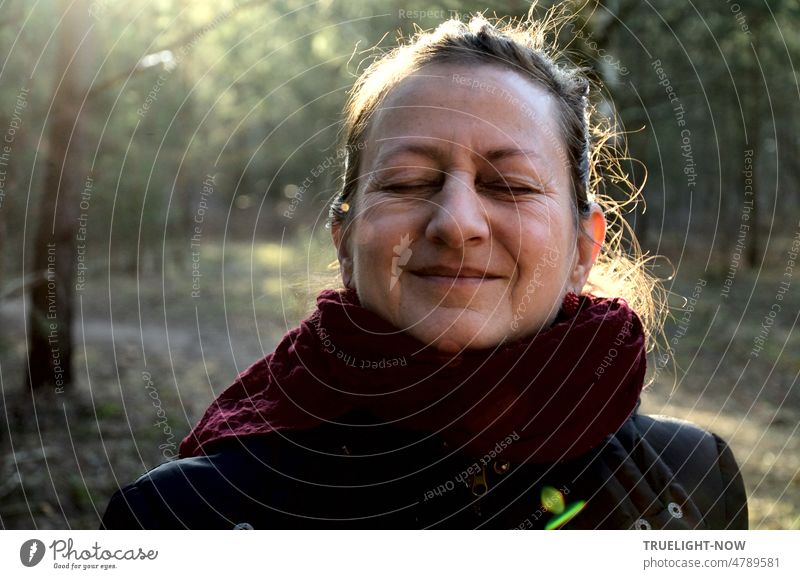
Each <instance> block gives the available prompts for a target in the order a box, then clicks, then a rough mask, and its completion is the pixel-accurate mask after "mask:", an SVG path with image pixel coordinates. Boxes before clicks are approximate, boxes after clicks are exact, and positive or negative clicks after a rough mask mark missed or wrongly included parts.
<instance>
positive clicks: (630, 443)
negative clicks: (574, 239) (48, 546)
mask: <svg viewBox="0 0 800 579" xmlns="http://www.w3.org/2000/svg"><path fill="white" fill-rule="evenodd" d="M637 409H638V405H637ZM340 422H342V423H348V424H354V423H355V424H358V423H362V424H374V421H373V420H372V419H371V418H370V417H368V416H364V415H358V414H351V415H348V416H346V417H343V418H342V419H341V421H340ZM359 430H361V431H362V432H359ZM509 441H510V444H513V439H509ZM503 450H504V447H503V446H501V445H498V447H496V448H495V451H494V452H492V453H491V454H489V455H486V456H484V457H481V458H477V459H476V458H475V457H469V456H466V455H464V454H462V453H460V452H459V451H458V450H457V449H452V448H448V446H447V444H446V443H445V442H443V441H442V439H441V438H439V437H438V436H435V435H425V434H421V433H418V432H412V431H406V430H403V429H399V428H396V427H393V426H391V425H382V426H378V427H375V426H372V427H370V428H369V435H368V436H364V435H363V429H359V428H358V427H352V426H350V427H343V426H341V425H335V424H326V425H324V426H321V427H318V428H315V429H312V430H308V431H303V432H293V433H290V434H287V435H282V434H278V433H271V434H269V435H262V436H253V437H245V438H240V439H230V440H227V441H222V442H219V443H217V444H216V445H215V446H214V447H212V449H211V452H210V453H209V454H208V455H206V456H203V457H194V458H187V459H181V460H176V461H171V462H167V463H165V464H162V465H160V466H159V467H157V468H155V469H153V470H152V471H150V472H148V473H147V474H145V475H143V476H142V477H140V478H139V479H138V480H137V481H136V482H134V483H133V484H131V485H129V486H127V487H125V488H124V489H121V490H120V491H118V492H116V493H115V494H114V496H113V497H112V499H111V502H110V503H109V506H108V509H107V511H106V513H105V515H104V517H103V521H102V528H108V529H139V528H145V529H182V528H189V529H251V528H252V529H344V528H357V529H401V528H402V529H422V528H435V529H543V528H562V529H641V530H648V529H746V528H747V525H748V519H747V516H748V515H747V499H746V493H745V488H744V483H743V480H742V477H741V474H740V472H739V469H738V467H737V464H736V460H735V459H734V456H733V454H732V452H731V450H730V448H729V447H728V445H727V444H726V443H725V442H724V441H723V440H722V439H720V438H719V437H718V436H717V435H715V434H713V433H711V432H707V431H705V430H702V429H700V428H699V427H697V426H695V425H693V424H691V423H689V422H685V421H681V420H677V419H674V418H668V417H663V416H645V415H640V414H638V413H636V412H635V413H634V414H633V415H632V416H631V417H630V418H629V419H628V420H627V421H626V422H625V423H624V424H623V426H622V427H621V428H620V429H619V430H618V431H617V432H616V433H615V434H613V435H610V436H608V437H607V438H606V439H605V441H604V442H603V443H602V444H601V445H600V446H598V447H596V448H595V449H593V450H591V451H589V452H588V453H586V454H584V455H583V456H581V457H579V458H577V459H574V460H570V461H566V462H559V463H556V464H550V465H541V464H538V465H537V464H526V463H513V462H510V461H508V460H506V459H504V457H503ZM543 489H544V490H543Z"/></svg>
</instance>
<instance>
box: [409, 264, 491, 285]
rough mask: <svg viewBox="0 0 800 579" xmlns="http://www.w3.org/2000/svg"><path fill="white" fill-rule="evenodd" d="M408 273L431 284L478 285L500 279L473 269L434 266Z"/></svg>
mask: <svg viewBox="0 0 800 579" xmlns="http://www.w3.org/2000/svg"><path fill="white" fill-rule="evenodd" d="M409 273H411V274H413V275H415V276H417V277H420V278H423V279H426V280H428V281H432V282H439V283H447V284H478V283H481V282H486V281H492V280H495V279H502V276H499V275H496V274H493V273H491V272H487V271H484V270H482V269H477V268H473V267H451V266H446V265H434V266H428V267H420V268H416V269H413V270H411V271H410V272H409Z"/></svg>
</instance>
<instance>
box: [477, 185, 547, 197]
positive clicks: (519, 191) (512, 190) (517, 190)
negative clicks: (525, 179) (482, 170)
mask: <svg viewBox="0 0 800 579" xmlns="http://www.w3.org/2000/svg"><path fill="white" fill-rule="evenodd" d="M483 188H485V189H489V190H491V191H493V192H497V193H509V194H511V195H532V194H535V193H541V190H539V189H536V188H535V187H531V186H528V185H517V184H514V183H503V182H497V183H487V184H485V185H483Z"/></svg>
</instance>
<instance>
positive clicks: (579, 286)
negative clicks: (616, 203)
mask: <svg viewBox="0 0 800 579" xmlns="http://www.w3.org/2000/svg"><path fill="white" fill-rule="evenodd" d="M579 225H580V228H581V231H579V232H578V240H577V255H576V256H575V266H574V267H573V270H572V274H571V275H570V284H571V285H572V287H571V288H569V289H571V290H572V291H574V292H575V293H576V294H580V293H581V290H583V286H585V285H586V281H587V280H588V279H589V272H590V271H592V266H594V263H595V261H597V256H598V255H600V249H601V248H602V247H603V242H604V241H605V238H606V218H605V215H603V210H602V209H601V208H600V206H599V205H598V204H597V203H592V204H591V205H590V207H589V216H588V217H580V218H579Z"/></svg>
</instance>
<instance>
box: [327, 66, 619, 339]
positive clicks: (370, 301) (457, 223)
mask: <svg viewBox="0 0 800 579" xmlns="http://www.w3.org/2000/svg"><path fill="white" fill-rule="evenodd" d="M557 119H558V109H557V105H556V102H555V100H554V98H553V97H551V96H550V95H549V94H548V93H547V92H545V90H544V89H542V88H540V87H539V86H537V85H535V84H533V83H532V82H530V81H528V80H526V79H524V78H523V77H521V76H519V75H518V74H517V73H515V72H513V71H510V70H506V69H503V68H497V67H493V66H488V65H481V66H472V67H466V66H462V65H433V66H428V67H425V68H423V69H422V70H421V71H419V72H418V73H416V74H414V75H413V76H409V77H408V78H406V79H404V80H403V81H402V82H401V83H400V84H399V85H398V86H396V87H395V88H394V89H393V90H392V91H391V92H390V93H389V95H387V97H386V99H385V100H384V102H383V104H382V105H381V106H380V107H379V109H378V110H377V111H376V115H375V116H374V117H373V119H372V122H371V125H370V129H369V132H368V135H367V141H366V148H365V150H364V152H363V156H362V159H361V167H360V174H361V177H360V182H359V186H358V189H357V191H356V194H355V198H354V199H351V201H350V204H351V207H350V209H349V212H350V219H349V220H348V221H347V222H346V224H345V225H341V226H334V228H333V237H334V242H335V243H336V246H337V248H338V252H339V260H340V263H341V267H342V275H343V279H344V282H345V284H346V285H347V286H349V287H354V288H355V289H356V290H357V292H358V295H359V299H360V300H361V302H362V304H363V305H364V306H365V307H366V308H368V309H370V310H372V311H374V312H376V313H377V314H379V315H380V316H381V317H383V318H384V319H386V320H388V321H389V322H391V323H393V324H394V325H395V326H396V327H398V328H399V329H401V330H404V331H406V332H407V333H409V334H411V335H412V336H414V337H416V338H418V339H419V340H421V341H423V342H425V343H427V344H432V345H433V346H434V347H436V348H437V349H439V350H442V351H446V352H457V351H459V350H461V349H463V348H488V347H492V346H496V345H497V344H499V343H501V342H503V341H507V340H513V339H517V338H521V337H524V336H528V335H531V334H533V333H535V332H536V331H538V330H539V329H542V328H545V327H547V326H549V325H550V324H551V323H552V321H553V319H554V318H555V316H556V314H557V313H558V309H559V307H560V305H561V302H562V300H563V296H564V294H565V293H566V292H567V291H570V290H572V291H575V292H576V293H580V291H581V289H582V288H583V285H584V284H585V282H586V279H587V277H588V275H589V270H590V269H591V267H592V264H593V262H594V260H595V258H596V256H597V252H598V251H599V246H600V244H601V243H602V240H603V237H604V235H605V220H604V218H603V215H602V212H601V210H600V209H599V207H598V206H596V205H593V207H592V212H591V215H590V217H589V219H583V220H581V226H582V227H584V230H585V231H586V233H588V236H585V235H580V236H579V235H577V231H576V227H575V216H574V209H573V205H572V200H571V195H572V193H571V189H572V188H571V182H570V169H569V166H568V162H567V155H566V150H565V146H564V137H563V136H562V134H561V132H560V128H559V123H558V121H557ZM593 240H596V243H594V242H593Z"/></svg>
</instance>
